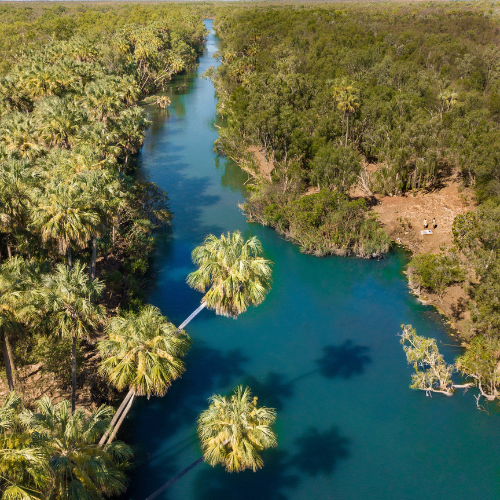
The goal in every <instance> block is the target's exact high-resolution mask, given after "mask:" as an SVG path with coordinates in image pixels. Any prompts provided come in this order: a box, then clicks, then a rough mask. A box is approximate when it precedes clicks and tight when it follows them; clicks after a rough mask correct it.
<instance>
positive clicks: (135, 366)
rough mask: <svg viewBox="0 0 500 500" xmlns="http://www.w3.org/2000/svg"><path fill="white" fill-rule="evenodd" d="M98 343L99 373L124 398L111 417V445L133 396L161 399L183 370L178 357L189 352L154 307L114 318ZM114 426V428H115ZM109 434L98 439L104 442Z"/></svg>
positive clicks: (185, 342) (183, 338)
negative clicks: (103, 337)
mask: <svg viewBox="0 0 500 500" xmlns="http://www.w3.org/2000/svg"><path fill="white" fill-rule="evenodd" d="M106 332H107V337H106V338H105V339H104V340H101V341H99V344H98V349H99V352H100V354H101V357H102V361H101V363H100V365H99V371H100V373H102V374H103V375H104V376H105V377H106V378H107V379H108V380H109V382H110V383H111V384H112V385H113V386H115V387H116V388H117V389H118V390H120V391H121V390H123V389H126V388H128V394H127V396H126V397H125V399H124V400H123V402H122V404H121V405H120V408H119V409H118V411H117V412H116V414H115V418H114V419H113V422H112V426H114V428H113V431H112V433H111V436H110V437H109V440H108V443H109V442H111V441H112V440H113V439H114V437H115V435H116V433H117V431H118V429H119V427H120V425H121V423H122V422H123V420H124V419H125V417H126V415H127V413H128V411H129V410H130V408H131V406H132V403H133V401H134V398H135V396H147V397H148V399H149V397H150V396H152V395H153V396H163V395H164V394H165V393H166V392H167V390H168V388H169V387H170V385H171V384H172V382H173V381H174V380H175V379H177V378H179V377H180V376H181V375H182V373H183V372H184V370H185V366H184V362H183V361H182V357H183V356H184V355H185V354H186V352H187V350H188V349H189V345H190V339H189V337H188V336H187V335H186V333H185V332H179V331H178V330H177V329H176V327H175V326H174V325H173V324H172V323H170V322H169V321H168V320H167V318H166V317H165V316H163V315H162V314H161V312H160V310H159V309H158V308H157V307H154V306H151V305H148V306H146V307H144V308H143V309H142V310H141V311H140V312H139V313H138V314H135V313H132V312H129V313H126V314H124V315H120V316H115V317H114V318H112V319H111V320H110V322H109V325H108V327H107V329H106ZM115 424H116V425H115ZM108 434H109V432H106V434H105V435H104V436H103V438H102V439H101V443H100V444H101V445H103V444H104V443H105V442H106V439H107V437H108Z"/></svg>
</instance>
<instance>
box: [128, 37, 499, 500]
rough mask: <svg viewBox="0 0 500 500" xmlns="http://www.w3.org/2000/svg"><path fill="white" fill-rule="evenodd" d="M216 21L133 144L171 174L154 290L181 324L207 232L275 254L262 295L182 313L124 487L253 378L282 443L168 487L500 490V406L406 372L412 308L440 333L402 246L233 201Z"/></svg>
mask: <svg viewBox="0 0 500 500" xmlns="http://www.w3.org/2000/svg"><path fill="white" fill-rule="evenodd" d="M215 50H216V40H215V39H214V37H213V36H212V35H210V37H209V39H208V42H207V50H206V53H205V55H204V56H203V57H202V58H201V60H200V65H199V67H198V70H197V74H192V75H188V76H185V77H182V78H180V79H178V80H176V81H175V82H174V83H173V84H172V94H171V97H172V106H171V111H170V114H165V113H164V112H160V111H157V110H156V109H154V108H151V109H150V111H151V115H152V120H153V125H152V127H151V129H150V130H149V132H148V134H147V137H146V140H145V144H144V147H143V149H142V151H141V153H140V155H139V160H140V162H141V164H142V169H143V172H144V175H145V176H146V177H148V178H149V179H150V180H153V181H155V182H157V183H158V184H159V185H160V186H161V187H162V188H164V189H166V190H167V191H168V193H169V196H170V199H171V207H172V209H173V211H174V213H175V220H174V224H173V228H172V231H171V232H169V233H167V234H165V235H164V237H163V238H162V240H161V242H160V244H159V248H158V252H157V255H156V259H155V263H156V266H157V268H158V270H159V277H158V285H157V287H156V289H155V291H154V292H152V293H151V296H150V301H151V302H152V303H153V304H155V305H157V306H159V307H160V308H161V310H162V312H163V314H165V315H167V316H168V317H169V318H170V319H171V320H172V321H173V322H174V323H176V324H179V323H180V322H181V321H182V320H183V319H185V318H186V317H187V316H188V315H189V313H190V312H191V311H192V310H194V309H195V308H196V307H197V306H198V304H199V301H200V298H201V295H200V294H199V293H198V292H194V291H192V290H191V289H189V288H188V286H187V285H186V284H185V278H186V275H187V274H188V273H189V272H190V271H192V270H193V269H194V268H193V265H192V264H191V261H190V252H191V250H192V249H193V248H194V247H195V246H197V245H199V244H200V243H201V242H202V241H203V238H204V236H205V235H206V234H207V233H209V232H213V233H215V234H217V235H219V234H220V233H221V232H223V231H228V230H231V231H232V230H235V229H239V230H241V231H242V232H243V233H245V234H246V235H250V234H256V235H257V236H258V237H259V238H260V239H261V241H262V243H263V245H264V248H265V250H266V255H267V257H268V258H270V259H271V260H272V261H274V262H275V265H274V286H273V289H272V291H271V293H270V294H269V296H268V298H267V299H266V301H265V302H264V303H263V304H262V305H261V306H259V307H258V308H253V309H251V310H250V311H248V312H247V313H245V314H243V315H241V316H240V318H239V319H238V320H236V321H234V320H231V319H227V318H221V317H217V316H216V315H215V314H214V313H213V312H210V311H203V312H202V313H201V314H200V315H199V316H198V317H197V318H196V319H195V320H194V321H193V322H192V323H191V324H190V325H189V327H188V328H187V330H188V332H189V334H190V335H191V337H192V339H193V340H194V344H193V348H192V351H191V353H190V354H189V356H188V358H187V371H186V374H185V375H184V377H183V378H182V379H181V380H179V381H176V382H175V383H174V385H173V387H172V389H171V390H170V391H169V393H168V394H167V395H166V396H165V397H163V398H151V399H150V400H149V401H147V400H146V399H145V398H140V399H139V401H138V402H137V403H135V407H134V409H133V411H132V413H131V418H130V419H129V421H128V422H127V426H126V427H125V428H124V432H123V435H122V437H123V439H126V440H127V441H129V442H131V443H132V444H133V445H134V446H135V447H136V450H137V456H138V462H139V466H138V467H137V469H136V470H135V472H134V474H133V478H132V483H131V485H130V489H129V491H128V493H127V495H126V497H127V498H130V499H134V500H140V499H144V498H146V497H147V496H148V495H149V494H150V493H152V492H153V491H154V490H155V489H156V488H158V487H159V486H160V485H161V484H162V483H164V482H165V481H166V480H168V479H169V478H170V477H171V476H173V475H175V474H176V473H177V472H179V471H180V470H181V469H183V468H184V467H185V466H187V465H188V464H189V463H190V462H191V461H193V460H194V459H196V458H197V457H198V456H199V455H200V451H199V448H198V444H197V441H196V434H195V428H196V417H197V415H198V414H199V413H200V412H201V411H202V410H203V409H204V408H205V407H206V400H207V398H208V397H209V396H210V395H212V394H213V393H227V392H228V391H230V390H231V389H232V388H233V387H234V386H236V385H238V384H249V385H250V386H251V387H252V389H253V390H254V392H255V393H256V394H257V395H258V396H259V401H260V402H261V403H262V404H266V405H267V406H272V407H275V408H277V410H278V423H277V428H276V430H277V433H278V441H279V447H278V448H277V449H275V450H272V451H270V452H269V453H267V454H266V455H265V457H264V459H265V463H266V465H265V467H264V469H262V470H261V471H259V472H257V473H252V472H248V473H247V472H245V473H240V474H227V473H225V472H224V471H223V470H222V469H221V468H220V467H217V468H211V467H209V466H207V465H205V464H202V465H200V466H198V468H196V469H195V470H194V471H192V472H190V473H189V474H188V475H187V476H185V477H184V478H182V479H181V480H180V481H179V482H177V483H176V484H175V485H174V486H173V487H172V488H171V489H170V490H169V491H168V492H167V493H166V494H165V495H164V496H163V498H165V499H167V498H168V499H170V500H223V499H224V500H225V499H230V500H233V499H234V500H247V499H248V500H260V499H262V500H282V499H283V500H284V499H288V500H305V499H308V500H326V499H339V500H354V499H356V500H357V499H359V500H361V499H362V500H379V499H380V500H382V499H397V500H403V499H404V500H410V499H411V500H413V499H414V500H420V499H429V500H434V499H436V500H444V499H454V500H462V499H463V500H474V499H478V500H479V499H481V500H488V499H493V498H498V497H499V490H500V488H499V485H500V474H499V472H500V447H499V444H500V439H499V435H500V429H499V427H500V426H499V424H500V419H499V417H498V415H496V414H495V415H488V414H486V413H485V412H480V411H478V410H477V409H476V406H475V400H474V397H473V393H472V392H469V393H467V394H465V395H462V393H457V394H456V395H455V396H454V397H452V398H446V397H444V396H440V395H435V396H434V397H426V396H425V393H422V392H415V391H412V390H410V389H409V388H408V385H409V382H410V376H411V369H410V368H409V367H408V366H407V364H406V361H405V356H404V353H403V350H402V349H401V346H400V344H399V339H398V337H397V334H398V332H399V327H400V325H401V323H411V324H413V325H414V326H415V327H416V328H417V331H418V332H419V333H420V334H423V335H428V336H434V337H437V338H438V340H439V342H440V349H441V350H442V352H443V353H444V355H445V357H446V359H447V360H448V361H451V360H452V359H453V357H454V355H456V354H457V353H458V352H459V350H458V349H457V348H454V347H451V346H449V345H446V344H452V343H453V341H452V340H451V339H450V337H448V336H447V335H446V332H445V328H444V326H443V324H442V322H441V320H440V318H439V317H438V316H437V315H436V314H435V313H434V312H433V311H432V309H430V308H428V307H424V306H422V305H421V304H420V303H419V302H418V301H417V300H416V299H415V298H414V297H413V296H411V295H410V294H409V293H408V290H407V287H406V284H405V279H404V275H403V274H402V270H403V267H404V265H405V262H406V261H405V255H403V254H402V253H401V252H399V253H395V254H392V255H390V256H389V257H388V258H386V259H384V260H381V261H379V262H376V261H365V260H357V259H344V258H325V259H318V258H315V257H310V256H306V255H302V254H300V253H299V252H298V250H297V248H295V247H294V246H293V245H291V244H290V243H287V242H286V241H283V240H281V239H280V238H279V237H278V236H277V235H276V233H274V232H273V231H271V230H268V229H266V228H263V227H260V226H258V225H253V224H247V223H246V222H245V218H244V217H243V216H242V215H241V213H240V211H239V210H238V208H237V203H238V202H240V201H242V200H243V198H244V195H245V188H244V186H243V182H244V181H245V180H246V179H247V175H246V174H245V173H242V172H241V171H240V170H239V169H238V167H237V166H235V165H234V164H233V163H231V162H228V161H226V160H225V159H222V158H216V156H215V154H214V153H213V152H212V148H213V143H214V140H215V139H216V138H217V129H216V128H215V127H214V126H213V124H212V123H213V120H214V119H215V104H216V100H215V98H214V89H213V85H212V83H211V82H210V81H208V80H203V79H200V77H199V75H200V74H201V73H202V72H203V71H205V70H206V69H207V68H208V67H209V66H211V65H213V64H215V61H214V60H213V59H212V54H213V52H214V51H215Z"/></svg>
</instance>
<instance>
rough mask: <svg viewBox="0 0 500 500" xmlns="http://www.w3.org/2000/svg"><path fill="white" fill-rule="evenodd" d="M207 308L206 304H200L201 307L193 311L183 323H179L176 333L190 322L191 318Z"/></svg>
mask: <svg viewBox="0 0 500 500" xmlns="http://www.w3.org/2000/svg"><path fill="white" fill-rule="evenodd" d="M206 306H207V303H206V302H202V303H201V305H200V306H199V307H198V308H197V309H195V310H194V311H193V312H192V313H191V314H190V315H189V316H188V317H187V318H186V319H185V320H184V322H183V323H181V325H180V326H179V328H177V333H178V332H180V331H181V330H182V329H183V328H184V327H185V326H186V325H187V324H188V323H190V322H191V320H192V319H193V318H195V317H196V316H197V315H198V313H200V312H201V311H203V309H205V307H206Z"/></svg>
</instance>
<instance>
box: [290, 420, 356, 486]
mask: <svg viewBox="0 0 500 500" xmlns="http://www.w3.org/2000/svg"><path fill="white" fill-rule="evenodd" d="M295 443H296V444H297V446H298V447H299V452H298V453H296V454H295V455H294V456H293V457H292V458H291V459H290V461H289V464H290V465H293V466H295V467H297V469H299V470H300V471H301V472H303V473H305V474H309V475H310V476H316V475H318V474H320V473H324V474H326V475H331V474H332V473H333V472H334V471H335V469H336V467H337V464H338V462H339V461H340V460H345V459H346V458H349V455H350V453H349V450H348V446H349V445H350V443H351V440H350V439H348V438H346V437H342V436H341V435H340V433H339V430H338V428H337V427H335V426H333V427H331V429H329V430H326V431H324V432H319V431H318V429H316V428H315V427H313V428H311V429H309V430H308V431H307V432H305V433H304V434H303V435H302V436H301V437H299V438H298V439H297V440H296V441H295Z"/></svg>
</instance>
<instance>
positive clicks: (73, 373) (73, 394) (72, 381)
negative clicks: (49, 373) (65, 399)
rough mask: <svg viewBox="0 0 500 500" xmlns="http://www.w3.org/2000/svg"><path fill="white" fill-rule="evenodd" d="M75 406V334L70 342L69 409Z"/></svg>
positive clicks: (73, 409) (73, 408)
mask: <svg viewBox="0 0 500 500" xmlns="http://www.w3.org/2000/svg"><path fill="white" fill-rule="evenodd" d="M75 407H76V335H73V339H72V343H71V411H72V412H74V411H75Z"/></svg>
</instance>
